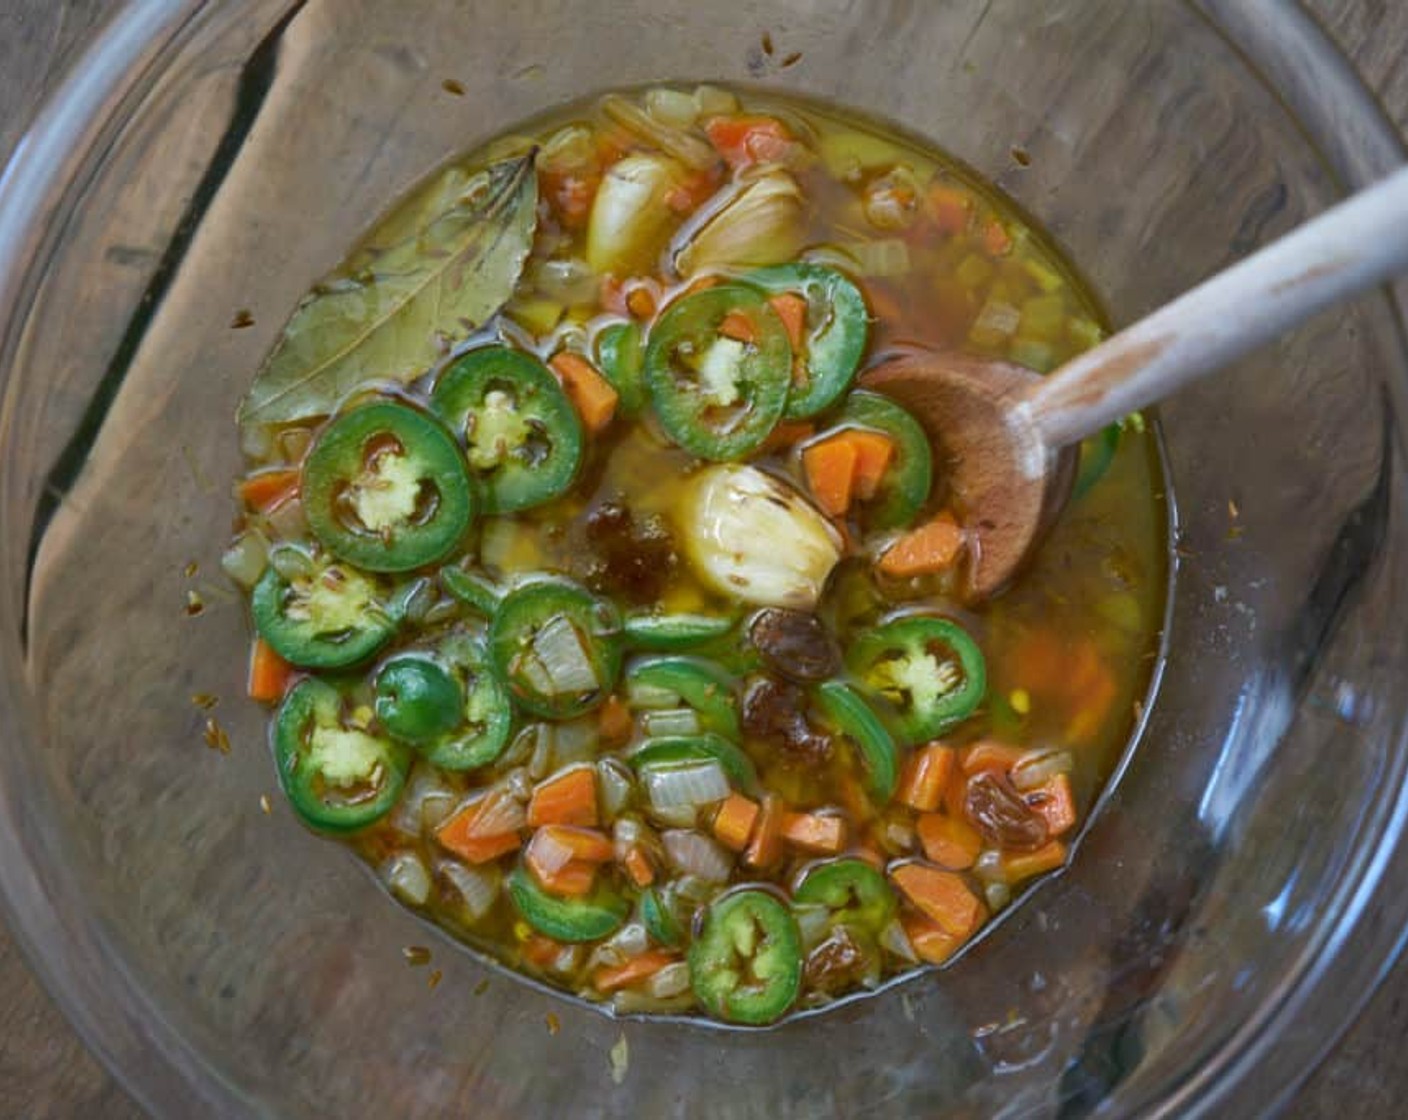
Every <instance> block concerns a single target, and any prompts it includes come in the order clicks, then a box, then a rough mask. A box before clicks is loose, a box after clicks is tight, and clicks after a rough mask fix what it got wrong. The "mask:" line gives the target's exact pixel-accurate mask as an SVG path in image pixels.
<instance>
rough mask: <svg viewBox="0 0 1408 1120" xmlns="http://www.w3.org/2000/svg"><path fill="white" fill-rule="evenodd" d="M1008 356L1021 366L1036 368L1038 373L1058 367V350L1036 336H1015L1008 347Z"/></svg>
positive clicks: (1047, 371) (1048, 371)
mask: <svg viewBox="0 0 1408 1120" xmlns="http://www.w3.org/2000/svg"><path fill="white" fill-rule="evenodd" d="M1007 356H1008V358H1010V359H1011V360H1012V361H1014V362H1016V363H1017V364H1018V365H1019V366H1026V367H1027V368H1028V369H1033V370H1036V372H1037V373H1050V372H1051V371H1052V370H1053V369H1055V368H1056V364H1057V362H1056V351H1055V350H1053V349H1052V348H1051V344H1050V343H1047V342H1042V341H1040V340H1038V339H1034V338H1022V337H1018V338H1014V339H1013V340H1012V345H1011V346H1009V347H1008V348H1007Z"/></svg>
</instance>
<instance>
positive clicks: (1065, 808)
mask: <svg viewBox="0 0 1408 1120" xmlns="http://www.w3.org/2000/svg"><path fill="white" fill-rule="evenodd" d="M1023 800H1024V801H1026V803H1027V804H1028V805H1030V806H1031V808H1032V811H1033V812H1034V813H1036V814H1038V815H1039V816H1040V817H1042V818H1043V819H1044V820H1045V821H1046V831H1047V832H1048V833H1050V834H1051V835H1052V836H1060V835H1061V833H1063V832H1067V831H1069V830H1070V829H1072V828H1074V827H1075V824H1076V799H1075V795H1074V794H1073V793H1072V792H1071V779H1070V777H1069V776H1068V775H1066V774H1057V775H1056V776H1055V777H1052V778H1048V779H1047V780H1046V781H1044V782H1042V784H1041V785H1039V786H1037V787H1036V789H1033V790H1029V791H1028V792H1027V793H1026V794H1025V795H1024V796H1023Z"/></svg>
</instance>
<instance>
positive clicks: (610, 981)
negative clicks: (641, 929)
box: [592, 949, 679, 992]
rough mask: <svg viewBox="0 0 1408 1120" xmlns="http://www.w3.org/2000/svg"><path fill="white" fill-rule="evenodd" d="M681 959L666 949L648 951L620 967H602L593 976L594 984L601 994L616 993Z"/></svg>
mask: <svg viewBox="0 0 1408 1120" xmlns="http://www.w3.org/2000/svg"><path fill="white" fill-rule="evenodd" d="M678 959H679V958H678V957H676V956H675V954H674V953H669V952H666V951H665V950H664V949H647V950H645V952H643V953H641V954H639V955H638V956H634V957H631V958H630V960H627V961H624V962H622V963H621V964H618V965H602V967H601V968H598V969H597V970H596V973H595V975H593V976H592V983H593V984H594V985H595V986H596V990H597V991H599V992H615V991H619V990H620V989H621V988H629V987H631V985H633V984H639V983H640V982H641V981H642V980H649V979H650V978H651V977H652V976H654V975H655V974H656V973H657V972H659V971H660V970H661V969H662V968H664V967H665V966H666V965H668V964H674V963H675V961H676V960H678Z"/></svg>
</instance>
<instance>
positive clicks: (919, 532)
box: [879, 512, 964, 579]
mask: <svg viewBox="0 0 1408 1120" xmlns="http://www.w3.org/2000/svg"><path fill="white" fill-rule="evenodd" d="M963 541H964V536H963V530H962V528H961V527H960V526H959V524H958V522H957V521H955V520H954V519H953V515H952V514H951V513H948V512H944V513H941V514H939V515H938V516H937V517H935V518H934V519H933V520H932V521H930V522H928V523H927V524H924V525H921V526H919V528H917V529H911V530H910V531H909V532H908V533H906V534H905V535H904V536H902V537H901V538H900V539H899V540H897V541H896V542H895V543H894V544H892V545H891V546H890V547H889V548H887V549H886V550H885V554H884V555H883V556H881V557H880V565H879V566H880V570H881V571H882V572H884V573H885V574H886V575H887V576H894V577H895V578H896V579H908V578H909V577H910V576H922V575H932V574H933V573H935V572H943V571H947V570H948V569H949V568H951V567H953V564H954V562H955V561H956V560H957V559H958V554H959V553H960V552H962V551H963Z"/></svg>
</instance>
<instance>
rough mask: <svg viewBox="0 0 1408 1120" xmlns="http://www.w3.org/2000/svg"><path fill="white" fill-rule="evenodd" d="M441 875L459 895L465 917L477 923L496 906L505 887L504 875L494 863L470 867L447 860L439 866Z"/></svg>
mask: <svg viewBox="0 0 1408 1120" xmlns="http://www.w3.org/2000/svg"><path fill="white" fill-rule="evenodd" d="M439 871H440V874H441V875H443V876H444V877H445V879H446V880H447V881H448V882H449V883H450V885H451V886H453V887H454V888H455V890H456V891H457V892H458V893H459V896H460V901H461V902H462V903H463V908H464V912H465V916H466V917H467V918H468V919H469V920H470V921H471V922H477V921H479V919H480V918H482V917H484V915H485V914H487V913H488V912H489V911H490V910H491V909H492V908H493V906H494V902H495V900H497V899H498V897H499V889H500V887H501V886H502V885H503V873H502V872H501V871H500V870H499V868H498V866H497V865H496V864H493V863H486V864H484V865H483V866H480V867H469V866H467V865H465V864H463V863H457V862H455V861H454V860H445V861H443V862H442V863H441V864H440V866H439Z"/></svg>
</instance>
